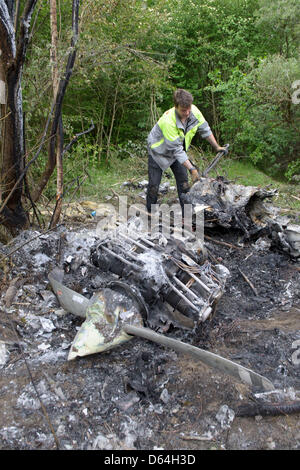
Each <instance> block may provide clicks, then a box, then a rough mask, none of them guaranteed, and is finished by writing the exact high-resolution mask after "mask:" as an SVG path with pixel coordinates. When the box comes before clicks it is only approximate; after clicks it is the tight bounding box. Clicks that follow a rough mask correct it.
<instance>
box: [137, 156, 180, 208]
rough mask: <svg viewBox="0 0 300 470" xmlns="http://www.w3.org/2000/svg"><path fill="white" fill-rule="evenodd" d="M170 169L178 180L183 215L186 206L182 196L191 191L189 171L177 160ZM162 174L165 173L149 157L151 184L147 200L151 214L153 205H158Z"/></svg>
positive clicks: (149, 179) (149, 178)
mask: <svg viewBox="0 0 300 470" xmlns="http://www.w3.org/2000/svg"><path fill="white" fill-rule="evenodd" d="M170 168H171V170H172V171H173V174H174V177H175V180H176V186H177V192H178V197H179V202H180V205H181V209H182V214H183V208H184V204H183V201H182V194H184V193H187V192H188V191H189V182H188V173H187V169H186V168H185V167H184V166H183V165H182V164H181V163H179V162H178V161H177V160H176V161H175V162H174V163H173V164H172V165H171V166H170ZM162 173H163V170H162V169H161V168H160V167H159V166H158V164H157V163H156V162H155V160H153V158H152V157H151V155H149V156H148V181H149V184H148V190H147V198H146V203H147V211H148V212H149V213H151V204H156V203H157V198H158V190H159V185H160V182H161V177H162Z"/></svg>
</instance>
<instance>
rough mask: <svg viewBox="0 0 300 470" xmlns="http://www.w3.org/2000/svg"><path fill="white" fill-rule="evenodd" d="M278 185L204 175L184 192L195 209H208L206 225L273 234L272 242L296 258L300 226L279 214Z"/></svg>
mask: <svg viewBox="0 0 300 470" xmlns="http://www.w3.org/2000/svg"><path fill="white" fill-rule="evenodd" d="M277 194H278V191H277V190H276V189H267V188H259V187H255V186H243V185H237V184H232V183H231V182H230V181H227V180H226V179H225V178H224V177H222V176H219V177H218V178H216V179H213V178H201V179H200V181H198V182H197V183H195V184H194V185H193V187H192V188H191V190H190V191H189V192H188V193H187V194H185V195H184V201H185V202H186V203H189V204H192V205H193V208H194V212H196V211H197V209H198V208H199V209H204V219H205V228H207V229H209V228H218V227H219V228H220V227H222V228H225V229H237V230H239V231H240V232H241V233H243V235H244V239H245V240H257V239H258V238H259V237H264V236H265V237H269V238H270V239H271V241H272V244H273V245H275V246H277V248H279V249H280V250H282V251H284V252H286V253H287V254H289V255H290V256H291V257H293V258H298V257H300V226H299V225H295V224H291V223H290V220H289V218H288V217H281V216H279V209H278V208H276V207H274V206H272V205H271V203H270V199H272V198H273V197H274V196H276V195H277Z"/></svg>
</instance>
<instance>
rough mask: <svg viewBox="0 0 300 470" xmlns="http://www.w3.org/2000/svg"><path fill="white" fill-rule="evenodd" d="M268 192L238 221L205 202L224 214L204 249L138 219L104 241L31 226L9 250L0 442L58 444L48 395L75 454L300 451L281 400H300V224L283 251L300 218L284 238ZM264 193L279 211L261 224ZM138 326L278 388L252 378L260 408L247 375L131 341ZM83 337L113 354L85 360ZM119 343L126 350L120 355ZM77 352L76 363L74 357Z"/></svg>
mask: <svg viewBox="0 0 300 470" xmlns="http://www.w3.org/2000/svg"><path fill="white" fill-rule="evenodd" d="M200 183H201V182H200ZM197 184H198V183H197ZM224 185H225V188H226V184H225V183H224ZM227 186H228V185H227ZM195 187H196V185H195ZM256 189H257V188H256ZM193 191H194V190H193V188H192V190H191V192H190V195H192V194H193ZM230 191H231V190H230ZM223 193H224V194H223ZM223 193H222V191H221V196H220V197H221V199H222V198H224V197H225V195H226V191H225V190H224V192H223ZM249 194H250V192H249V193H248V196H249ZM264 194H266V193H263V192H259V191H258V192H256V193H255V192H254V193H253V194H252V195H251V196H250V199H248V200H247V197H248V196H247V197H245V199H244V200H243V204H245V205H244V209H243V207H242V206H243V204H242V205H241V206H240V207H239V208H238V209H237V210H236V212H235V211H233V212H232V213H231V216H230V217H229V215H228V214H227V215H226V211H224V207H223V213H222V211H221V210H220V209H217V208H216V207H217V205H215V206H214V205H213V198H211V199H210V200H209V199H206V200H201V198H200V199H197V201H196V202H195V207H196V205H197V204H200V205H201V206H209V207H211V208H212V210H209V208H208V207H207V208H206V209H205V228H206V230H205V233H206V234H209V235H210V236H211V237H210V238H209V239H206V240H205V245H203V244H200V245H199V244H197V243H194V244H193V241H191V240H192V239H189V240H188V242H186V243H182V239H179V240H178V239H177V240H176V237H173V238H172V237H171V238H170V239H165V238H164V237H163V235H162V234H159V233H157V234H156V235H155V236H154V235H151V236H150V235H149V236H146V235H145V234H143V235H141V233H139V231H138V230H137V229H136V227H135V223H133V230H131V231H123V232H122V235H121V234H119V239H118V241H117V243H116V238H114V235H115V234H113V233H107V232H106V233H105V236H104V235H103V234H101V236H99V233H98V232H97V231H96V223H95V222H94V221H93V219H92V218H91V219H90V220H91V222H90V224H91V226H90V227H89V228H84V229H80V230H78V228H77V229H72V228H70V227H68V228H67V227H63V226H61V227H59V228H58V229H57V230H56V231H50V232H48V233H46V234H41V233H39V232H32V231H27V232H23V233H22V234H21V235H19V236H18V237H17V238H16V239H15V240H14V242H13V244H11V245H9V246H4V245H1V246H0V252H1V254H2V266H4V267H5V266H6V267H5V270H4V271H3V272H2V273H1V298H0V306H1V312H0V368H1V377H0V387H1V400H2V403H3V406H2V407H1V412H0V448H3V449H16V448H18V449H30V448H43V449H52V448H55V446H56V444H55V442H56V441H55V439H54V438H53V434H52V432H51V430H50V429H49V426H48V424H47V421H46V420H44V419H43V414H42V413H41V411H42V409H41V404H40V401H39V400H38V398H37V393H38V394H39V398H40V399H41V400H42V402H43V404H44V406H45V407H46V409H47V411H48V415H49V418H50V420H51V423H52V425H53V429H54V430H55V433H56V438H57V439H58V440H59V444H60V446H61V448H63V449H149V450H151V449H152V450H153V449H177V450H178V449H191V450H193V449H206V448H218V449H220V448H231V449H234V448H237V449H240V448H247V449H257V448H285V449H288V448H299V446H300V437H299V431H297V426H298V419H297V416H293V415H291V416H290V417H289V423H288V425H287V423H286V421H285V419H286V418H285V416H282V414H279V413H278V406H277V404H278V402H279V403H280V405H279V407H280V410H281V411H283V412H286V411H287V408H284V406H290V407H292V408H294V412H295V411H297V406H299V405H298V403H292V402H294V401H299V392H297V390H299V389H300V371H299V363H298V362H297V361H298V360H299V352H297V350H298V349H299V345H300V336H299V331H300V328H299V311H300V310H299V299H300V290H299V286H300V283H299V276H300V272H299V266H298V265H297V264H296V262H295V259H296V255H297V250H298V249H299V245H297V244H298V239H297V233H299V232H298V226H297V225H295V224H294V227H292V229H293V230H292V231H291V233H290V234H289V242H288V244H287V245H286V250H284V241H285V240H286V238H285V237H286V236H287V232H288V231H286V228H287V227H288V226H291V225H292V224H290V222H289V223H287V222H286V223H285V224H280V227H284V231H282V230H281V228H280V227H279V228H280V230H277V231H276V230H275V228H274V227H276V223H278V217H277V215H276V214H275V218H273V217H272V214H271V215H270V214H269V209H270V207H268V204H267V203H266V199H268V197H266V198H265V199H264ZM256 196H258V197H257V198H256ZM260 197H262V198H263V199H262V201H263V206H267V209H268V211H266V210H265V209H263V212H262V216H261V218H260V217H259V210H260V209H259V208H260V207H262V205H261V204H260V202H259V200H260ZM240 199H241V200H242V197H241V198H240ZM238 200H239V198H237V199H236V202H238ZM246 201H247V202H246ZM250 202H251V203H250ZM218 207H219V206H218ZM228 207H229V206H228ZM250 207H251V210H249V209H250ZM245 208H247V210H246V209H245ZM221 213H222V214H221ZM254 213H255V217H254V215H253V214H254ZM213 214H214V215H213ZM218 214H221V215H220V219H218ZM224 214H225V215H224ZM250 214H251V216H250ZM251 217H253V218H251ZM214 219H215V220H214ZM237 220H238V221H239V222H237ZM257 220H260V221H262V225H259V223H258V222H257ZM270 220H272V230H271V231H270V230H268V224H269V223H271V222H270ZM255 221H256V222H255ZM274 221H275V222H274ZM239 223H241V224H242V227H241V226H240V225H239ZM115 228H116V230H119V232H120V226H119V227H115ZM272 231H274V232H276V233H277V236H278V237H279V239H280V238H281V241H280V245H279V242H278V243H277V242H276V241H275V235H274V234H273V235H272ZM241 234H242V235H243V239H242V241H241V238H240V236H241ZM124 235H125V236H124ZM247 236H249V238H247ZM125 237H127V238H125ZM212 237H213V238H212ZM145 240H147V241H145ZM292 242H293V243H294V245H293V250H294V251H295V252H296V253H293V252H292V250H291V246H292V245H291V243H292ZM183 245H184V246H185V248H187V251H185V250H183ZM278 248H280V250H279V249H278ZM107 250H109V251H107ZM116 255H117V256H116ZM3 257H4V258H3ZM3 259H5V260H6V261H8V260H9V265H8V264H7V263H4V262H3ZM125 261H126V262H125ZM57 268H58V269H57ZM137 268H138V269H137ZM3 269H4V268H3ZM49 273H55V275H54V277H53V278H52V279H53V282H55V279H56V282H58V283H61V282H63V285H64V286H65V288H66V289H69V290H70V291H71V297H70V298H69V300H70V299H71V301H72V302H73V304H72V306H71V308H69V307H68V305H63V309H62V308H61V306H62V302H61V300H60V296H59V295H55V294H54V292H53V290H52V288H51V285H50V283H49ZM243 275H244V276H243ZM193 276H195V277H196V278H197V279H198V281H196V280H195V279H194V277H193ZM50 278H51V275H50ZM175 278H176V279H178V280H177V281H176V280H175ZM178 281H179V282H180V283H181V284H180V283H179V282H178ZM199 281H201V282H199ZM169 283H171V284H172V286H171V285H170V284H169ZM183 285H185V287H183ZM251 285H252V287H251ZM57 289H58V290H59V285H58V287H57ZM175 289H176V290H177V291H178V292H180V294H181V295H179V293H178V292H176V291H175ZM207 289H208V290H209V292H208V290H207ZM54 291H55V289H54ZM55 292H56V294H57V291H55ZM74 295H75V299H74ZM108 300H109V305H108ZM191 304H192V305H193V306H194V308H192V306H191ZM74 306H75V307H76V308H77V310H76V309H75V310H76V311H74V308H75V307H74ZM66 311H72V312H73V313H70V314H66ZM99 312H100V313H101V314H102V317H101V315H99ZM214 313H215V314H214ZM206 315H207V317H206ZM205 317H206V318H205ZM117 319H118V321H117ZM134 319H135V320H136V323H135V322H134V321H133V320H134ZM132 321H133V322H132ZM101 322H102V323H101ZM108 324H109V329H107V330H106V328H107V325H108ZM125 324H131V325H133V327H134V326H135V327H137V328H140V327H142V325H143V328H144V330H145V329H147V328H145V325H146V326H148V329H149V328H150V329H152V330H156V331H159V332H161V333H163V335H161V336H164V337H166V338H167V339H170V340H176V341H177V342H179V341H180V342H184V343H186V344H188V345H190V346H193V347H195V348H196V349H197V350H200V348H202V350H204V352H206V353H210V352H212V353H213V354H215V355H216V356H217V355H218V357H221V356H222V357H223V358H228V361H237V362H238V363H239V364H241V369H240V371H242V370H245V369H248V370H249V369H254V370H255V371H257V372H259V373H260V374H262V375H263V376H265V377H268V378H269V379H270V380H271V381H272V383H273V384H274V385H275V387H276V389H278V390H277V393H275V392H274V393H273V392H272V393H270V392H268V393H266V394H262V393H261V391H262V390H261V389H260V390H257V384H255V383H254V384H253V383H252V386H251V385H250V388H251V391H252V392H253V393H254V395H253V396H252V401H253V400H256V401H257V403H256V404H255V405H256V408H255V409H252V408H251V409H250V408H249V403H248V402H249V386H248V385H247V386H245V385H243V384H241V383H240V381H239V380H232V379H231V378H230V377H228V376H226V375H224V374H222V373H219V371H218V370H216V369H213V368H208V367H207V366H205V365H202V362H200V361H197V360H196V359H193V358H191V356H186V355H182V354H180V353H175V352H174V351H172V350H170V349H167V348H164V347H162V346H161V345H158V344H155V343H153V342H150V341H145V340H141V339H133V337H132V336H131V337H130V342H127V340H128V338H126V336H124V338H125V341H126V342H124V343H123V344H121V342H122V341H120V340H121V339H122V334H123V333H124V331H125V330H124V325H125ZM12 325H13V326H14V328H15V330H16V332H17V334H18V338H19V340H17V338H16V336H15V335H14V334H13V330H12ZM84 329H86V331H88V333H89V334H90V333H91V332H92V333H93V336H92V338H93V341H95V343H94V344H93V348H94V346H95V344H96V347H99V345H100V347H103V350H105V351H108V352H104V353H103V355H98V354H93V355H85V356H84V357H78V356H80V354H78V352H79V349H80V348H83V347H85V345H84V344H83V342H82V335H81V333H82V332H83V330H84ZM103 333H105V334H103ZM125 333H126V332H125ZM153 333H154V332H153ZM94 334H95V335H94ZM101 334H102V339H101V338H100V336H101ZM155 334H157V333H155ZM115 337H117V338H118V340H119V341H120V342H119V343H118V347H117V348H111V349H109V347H110V346H111V344H110V343H111V341H113V340H114V338H115ZM88 343H89V345H90V344H92V343H91V342H90V340H89V341H88ZM74 347H75V349H74ZM76 348H77V349H78V350H77V351H76ZM99 350H101V349H99ZM22 351H23V352H24V355H25V356H26V361H27V364H28V367H30V370H31V372H32V377H33V378H34V382H35V384H36V389H35V388H34V387H33V386H32V384H31V381H30V378H29V376H28V374H27V371H26V368H25V366H24V364H25V363H24V360H23V356H22ZM70 354H71V355H72V354H74V355H76V358H77V359H76V360H75V361H70V362H69V361H67V359H68V358H69V356H70ZM87 354H89V351H87ZM232 363H233V362H232ZM242 367H243V369H242ZM241 373H242V374H243V372H241ZM284 389H288V390H289V394H286V393H284ZM258 392H260V393H259V394H258ZM250 404H251V402H250ZM270 404H272V405H275V407H277V408H276V410H277V413H276V419H274V418H273V419H272V422H271V421H268V416H270V415H272V413H273V414H274V413H275V412H274V407H273V408H272V412H271V413H269V412H270V408H269V405H270ZM240 405H243V408H241V406H240ZM245 405H247V406H248V408H247V407H245ZM276 410H275V411H276ZM245 413H248V415H245ZM251 413H252V414H253V416H255V417H254V418H253V417H252V418H251V417H250V418H247V417H245V416H252V414H251ZM257 413H261V415H259V416H257ZM268 413H269V414H268ZM264 416H266V418H264ZM283 430H284V432H283ZM297 433H298V434H297ZM297 436H298V437H297Z"/></svg>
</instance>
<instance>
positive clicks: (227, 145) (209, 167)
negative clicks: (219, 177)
mask: <svg viewBox="0 0 300 470" xmlns="http://www.w3.org/2000/svg"><path fill="white" fill-rule="evenodd" d="M224 147H225V150H221V151H220V152H218V153H217V155H216V156H215V158H214V159H213V161H212V162H211V163H210V164H209V165H208V167H207V168H206V169H205V170H204V171H203V172H202V177H203V178H206V176H207V175H208V173H209V171H211V170H212V169H213V168H214V167H215V166H216V164H217V163H218V162H219V161H220V160H221V158H222V157H223V156H224V155H227V153H228V149H229V144H226V145H225V146H224Z"/></svg>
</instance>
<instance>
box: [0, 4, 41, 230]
mask: <svg viewBox="0 0 300 470" xmlns="http://www.w3.org/2000/svg"><path fill="white" fill-rule="evenodd" d="M36 3H37V0H27V2H26V4H25V7H24V11H23V16H22V18H21V20H20V24H19V38H18V42H17V41H16V35H15V24H14V20H15V10H14V6H15V5H14V4H15V2H14V1H11V0H6V1H1V2H0V44H1V47H2V51H1V56H0V63H1V67H0V68H1V73H2V79H3V82H4V83H5V85H3V83H2V89H3V88H4V87H5V96H6V100H7V101H6V104H5V105H4V106H5V107H6V108H5V111H6V117H5V118H4V119H5V121H4V125H3V126H2V131H3V134H2V137H3V139H2V155H3V160H2V172H1V181H0V184H1V187H2V198H1V199H2V204H1V208H0V222H1V223H3V224H4V225H5V226H6V227H7V228H8V229H9V230H10V231H11V232H12V233H13V234H15V233H16V232H17V230H18V229H20V228H24V227H25V226H26V225H27V224H28V218H27V214H26V213H25V211H24V209H23V206H22V193H23V179H21V181H20V182H18V180H19V178H20V176H21V174H22V171H23V168H24V165H23V162H24V140H23V133H24V123H23V109H22V89H21V78H22V71H23V64H24V60H25V56H26V50H27V44H28V38H29V27H30V21H31V16H32V13H33V11H34V8H35V6H36ZM17 182H18V183H17Z"/></svg>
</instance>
